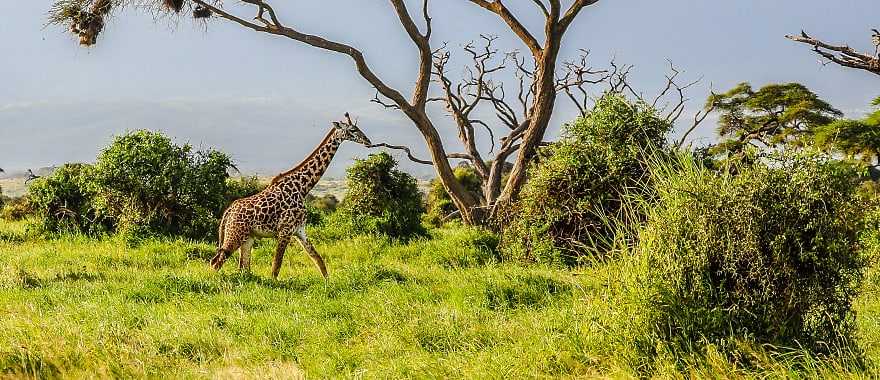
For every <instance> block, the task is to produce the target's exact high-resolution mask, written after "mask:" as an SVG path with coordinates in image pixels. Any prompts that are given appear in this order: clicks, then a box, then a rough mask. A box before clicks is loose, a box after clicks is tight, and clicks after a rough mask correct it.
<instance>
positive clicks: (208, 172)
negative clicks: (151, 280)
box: [94, 130, 232, 238]
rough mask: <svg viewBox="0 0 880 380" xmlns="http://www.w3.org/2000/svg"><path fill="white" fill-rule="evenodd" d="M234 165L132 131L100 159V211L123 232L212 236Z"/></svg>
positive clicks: (160, 137)
mask: <svg viewBox="0 0 880 380" xmlns="http://www.w3.org/2000/svg"><path fill="white" fill-rule="evenodd" d="M231 166H232V161H231V160H230V158H229V156H227V155H226V154H223V153H220V152H218V151H214V150H208V151H197V152H194V151H193V150H192V147H191V146H189V145H183V146H178V145H176V144H174V143H173V142H172V141H171V139H169V138H168V137H166V136H164V135H162V134H161V133H158V132H150V131H143V130H142V131H136V132H132V133H129V134H126V135H123V136H121V137H118V138H116V140H114V141H113V143H112V144H111V145H110V146H109V147H108V148H107V149H105V150H104V151H103V152H102V153H101V155H100V156H98V160H97V163H96V164H95V170H94V172H95V176H94V181H95V186H96V187H97V188H98V189H100V191H99V193H98V195H97V197H96V206H97V209H98V210H100V211H101V212H102V213H104V214H106V215H107V216H108V217H110V218H113V220H114V221H115V222H116V223H117V229H118V230H119V231H121V232H125V233H131V234H135V235H181V236H186V237H190V238H204V237H206V236H211V235H213V234H214V232H215V231H216V226H217V217H218V216H219V214H220V213H221V212H222V210H223V207H225V206H226V201H227V196H228V193H227V185H226V180H227V179H228V178H229V175H228V174H227V169H228V168H230V167H231Z"/></svg>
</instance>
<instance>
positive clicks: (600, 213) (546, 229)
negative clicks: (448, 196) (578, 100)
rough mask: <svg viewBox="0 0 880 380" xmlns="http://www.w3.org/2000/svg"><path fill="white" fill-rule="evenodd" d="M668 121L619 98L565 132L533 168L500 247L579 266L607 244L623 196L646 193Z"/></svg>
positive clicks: (608, 98) (511, 253)
mask: <svg viewBox="0 0 880 380" xmlns="http://www.w3.org/2000/svg"><path fill="white" fill-rule="evenodd" d="M671 128H672V126H671V124H670V123H669V122H667V121H666V120H664V119H662V118H660V117H658V116H657V114H656V113H655V111H654V109H652V108H651V107H650V106H648V105H646V104H644V103H643V102H635V103H634V102H630V101H628V100H627V99H626V98H624V97H623V96H620V95H616V94H609V95H605V96H604V97H602V98H600V99H599V100H598V101H597V103H596V106H595V108H594V109H593V110H591V111H590V112H588V113H587V115H586V116H585V117H584V118H582V119H579V120H576V121H575V122H573V123H571V124H568V125H566V126H565V127H564V130H563V136H562V139H561V140H560V141H559V142H557V143H555V144H553V145H552V146H550V147H549V148H548V149H547V150H546V151H545V152H544V154H545V155H546V157H545V158H544V159H543V160H542V161H540V162H539V163H538V164H537V165H536V166H534V167H533V168H532V170H531V171H530V173H529V181H528V182H527V183H526V186H525V188H524V189H523V193H522V197H521V199H520V200H519V201H518V202H517V203H515V204H514V205H513V207H512V210H510V215H509V216H508V217H507V220H506V221H502V222H501V224H502V229H503V230H504V233H503V238H502V243H503V249H504V251H505V255H506V256H507V257H508V258H513V259H520V260H523V259H525V260H527V261H538V262H549V263H562V264H567V265H575V264H578V263H579V262H581V261H582V259H586V258H595V257H597V255H599V256H601V255H602V254H603V253H604V252H605V251H606V250H607V249H608V248H609V247H610V246H611V244H612V243H611V240H612V239H613V237H614V235H615V233H616V229H617V226H616V225H615V223H616V222H615V220H618V221H620V220H623V219H625V218H622V215H620V211H621V207H622V200H621V199H622V193H623V192H626V191H628V190H630V189H631V190H632V191H636V192H638V191H640V189H644V188H645V185H644V183H643V182H644V179H645V177H646V173H647V165H646V163H645V162H646V158H647V157H648V156H650V155H651V154H652V152H654V151H656V150H657V149H658V148H662V147H663V146H664V145H665V138H666V134H667V133H668V132H669V130H670V129H671Z"/></svg>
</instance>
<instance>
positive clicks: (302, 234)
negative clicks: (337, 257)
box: [295, 227, 328, 278]
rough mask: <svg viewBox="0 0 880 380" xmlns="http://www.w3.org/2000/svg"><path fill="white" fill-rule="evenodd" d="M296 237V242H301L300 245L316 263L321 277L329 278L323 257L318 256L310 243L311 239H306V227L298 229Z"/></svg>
mask: <svg viewBox="0 0 880 380" xmlns="http://www.w3.org/2000/svg"><path fill="white" fill-rule="evenodd" d="M295 236H296V240H298V241H299V244H300V245H301V246H302V248H303V250H304V251H306V253H307V254H308V255H309V257H310V258H311V259H312V261H314V262H315V265H317V266H318V270H320V271H321V275H322V276H324V278H327V277H328V275H327V267H326V266H325V265H324V259H323V258H321V255H320V254H318V251H317V250H316V249H315V247H314V246H313V245H312V243H310V242H309V239H308V238H307V237H306V229H305V227H300V228H299V229H297V230H296V235H295Z"/></svg>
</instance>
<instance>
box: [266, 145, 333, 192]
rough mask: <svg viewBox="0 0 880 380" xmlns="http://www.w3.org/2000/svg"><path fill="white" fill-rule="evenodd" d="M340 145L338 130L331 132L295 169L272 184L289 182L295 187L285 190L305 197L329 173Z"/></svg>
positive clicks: (285, 173) (280, 175) (280, 176)
mask: <svg viewBox="0 0 880 380" xmlns="http://www.w3.org/2000/svg"><path fill="white" fill-rule="evenodd" d="M340 144H342V141H341V140H340V139H339V138H337V137H336V130H335V129H333V130H331V131H330V133H328V134H327V136H326V137H324V140H323V141H321V143H320V144H318V147H317V148H315V150H314V151H312V153H311V154H309V156H308V157H306V159H305V160H303V161H302V162H301V163H300V164H299V165H297V166H296V167H294V168H293V169H290V170H288V171H286V172H284V173H281V174H279V175H278V176H277V177H275V178H274V179H273V180H272V184H275V183H280V182H285V183H287V182H289V183H291V184H292V185H293V186H292V187H291V186H283V188H285V189H289V190H295V191H297V192H298V193H300V194H303V195H305V194H307V193H308V192H309V191H311V190H312V188H314V187H315V185H316V184H318V181H319V180H320V179H321V177H322V176H323V175H324V172H326V171H327V167H329V166H330V162H331V161H333V156H335V155H336V151H337V150H338V149H339V145H340Z"/></svg>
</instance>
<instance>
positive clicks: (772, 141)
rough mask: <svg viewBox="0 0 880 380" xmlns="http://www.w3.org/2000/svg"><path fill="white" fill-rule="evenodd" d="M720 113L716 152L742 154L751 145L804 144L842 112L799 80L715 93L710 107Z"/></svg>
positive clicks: (762, 146) (772, 146) (743, 84)
mask: <svg viewBox="0 0 880 380" xmlns="http://www.w3.org/2000/svg"><path fill="white" fill-rule="evenodd" d="M713 105H714V106H715V107H716V110H717V111H719V112H721V117H720V119H719V121H718V124H719V127H718V134H719V135H721V137H722V141H721V142H720V143H719V144H718V145H717V146H715V147H714V148H713V153H715V154H726V155H729V156H739V155H740V154H742V153H743V151H745V150H746V148H747V147H749V146H757V147H760V148H768V149H773V148H776V147H779V146H782V145H786V144H787V145H793V146H803V145H804V144H806V143H808V142H809V141H810V133H811V132H812V131H813V130H814V129H815V128H817V127H820V126H823V125H826V124H828V123H830V122H832V121H833V120H834V119H835V118H838V117H840V116H842V115H843V114H842V113H841V112H840V111H838V110H837V109H835V108H834V107H832V106H831V105H830V104H828V103H827V102H825V101H823V100H822V99H819V97H818V96H817V95H816V94H814V93H813V92H812V91H810V90H809V89H808V88H806V87H804V86H803V85H801V84H798V83H787V84H771V85H767V86H764V87H762V88H761V89H759V90H758V91H754V90H753V89H752V86H751V85H750V84H748V83H741V84H739V85H738V86H736V87H734V88H733V89H731V90H730V91H728V92H726V93H724V94H713V95H712V96H710V97H709V100H708V101H707V107H711V106H713Z"/></svg>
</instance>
